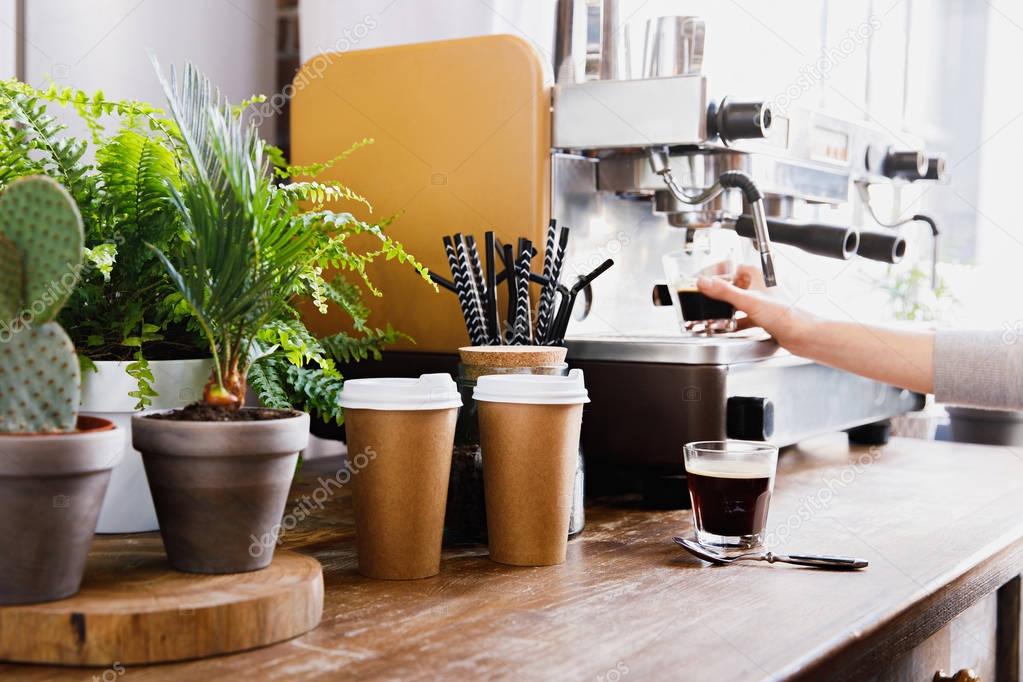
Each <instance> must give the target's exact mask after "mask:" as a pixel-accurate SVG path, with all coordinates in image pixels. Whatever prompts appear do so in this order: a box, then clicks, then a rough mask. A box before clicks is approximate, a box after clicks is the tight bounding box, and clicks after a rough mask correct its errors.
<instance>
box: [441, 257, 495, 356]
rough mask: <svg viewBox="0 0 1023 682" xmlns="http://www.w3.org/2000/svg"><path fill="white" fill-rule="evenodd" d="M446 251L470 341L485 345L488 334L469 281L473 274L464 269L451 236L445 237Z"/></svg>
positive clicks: (476, 344)
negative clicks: (484, 328) (480, 317)
mask: <svg viewBox="0 0 1023 682" xmlns="http://www.w3.org/2000/svg"><path fill="white" fill-rule="evenodd" d="M444 252H445V254H446V255H447V257H448V266H449V267H450V268H451V279H452V282H453V283H454V285H455V291H456V292H457V293H458V304H459V305H460V306H461V308H462V317H463V318H464V319H465V328H466V331H467V332H468V334H469V342H470V343H472V345H474V346H484V345H486V344H487V340H486V339H487V336H486V333H485V332H484V330H483V322H482V320H480V319H479V314H478V311H477V309H476V304H475V302H474V301H473V293H472V284H471V282H470V281H469V280H470V277H471V276H470V275H469V274H468V273H467V272H465V271H464V270H463V269H462V267H461V263H459V258H458V254H457V253H456V252H455V245H454V242H453V241H452V240H451V237H444Z"/></svg>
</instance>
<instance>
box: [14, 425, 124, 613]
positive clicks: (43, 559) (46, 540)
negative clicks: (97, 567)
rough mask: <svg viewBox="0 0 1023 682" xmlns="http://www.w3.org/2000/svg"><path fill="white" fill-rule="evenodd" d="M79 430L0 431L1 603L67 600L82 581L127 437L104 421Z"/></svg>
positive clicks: (80, 426)
mask: <svg viewBox="0 0 1023 682" xmlns="http://www.w3.org/2000/svg"><path fill="white" fill-rule="evenodd" d="M78 428H79V430H78V431H76V432H74V433H60V434H0V604H26V603H32V602H43V601H53V600H55V599H63V598H64V597H69V596H71V595H73V594H75V593H76V592H78V588H79V586H80V585H81V582H82V574H83V573H84V571H85V560H86V557H87V556H88V553H89V546H90V544H91V543H92V536H93V534H94V533H95V532H96V519H97V518H99V510H100V507H101V506H102V504H103V496H104V494H105V493H106V490H107V483H108V482H109V481H110V470H111V469H113V467H114V466H115V465H116V464H117V462H118V460H120V459H121V455H122V453H123V452H124V450H123V448H122V447H121V443H122V440H123V438H124V435H123V434H122V433H121V431H120V430H118V429H116V428H114V425H113V424H112V423H111V422H109V421H107V420H105V419H96V418H93V417H79V419H78Z"/></svg>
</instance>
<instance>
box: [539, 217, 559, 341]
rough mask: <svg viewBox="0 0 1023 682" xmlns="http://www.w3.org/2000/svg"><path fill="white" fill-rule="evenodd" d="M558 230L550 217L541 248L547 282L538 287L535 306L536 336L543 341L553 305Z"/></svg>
mask: <svg viewBox="0 0 1023 682" xmlns="http://www.w3.org/2000/svg"><path fill="white" fill-rule="evenodd" d="M557 232H558V221H557V220H555V219H553V218H551V222H550V223H548V224H547V241H546V243H545V244H544V250H543V276H544V277H545V278H546V279H547V284H545V285H543V286H542V287H541V288H540V302H539V303H538V304H537V308H536V338H537V340H538V341H541V342H542V341H543V339H544V338H546V337H547V327H548V326H549V325H550V321H551V320H550V317H551V314H552V312H553V307H554V290H555V287H554V286H553V284H552V283H553V280H554V249H555V248H556V243H555V238H556V237H557Z"/></svg>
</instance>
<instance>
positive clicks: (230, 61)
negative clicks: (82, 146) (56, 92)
mask: <svg viewBox="0 0 1023 682" xmlns="http://www.w3.org/2000/svg"><path fill="white" fill-rule="evenodd" d="M0 2H4V3H7V2H13V0H0ZM26 5H27V8H26V24H27V25H26V36H25V42H26V47H25V51H26V80H27V81H28V82H29V83H31V84H32V85H36V86H41V85H46V84H47V83H48V82H49V81H50V79H52V80H54V81H56V82H57V83H61V84H66V85H73V86H75V87H78V88H82V89H84V90H89V91H92V90H98V89H100V90H103V91H104V93H105V94H106V95H107V96H108V97H116V98H136V99H142V100H147V101H152V102H156V103H161V102H162V101H163V96H162V93H161V90H160V86H159V83H158V82H157V80H156V76H155V74H154V73H153V69H152V66H151V65H150V63H149V57H148V53H149V52H150V51H151V52H152V53H153V54H155V55H156V56H157V57H158V58H159V59H160V61H161V63H162V64H163V65H164V68H167V67H168V66H169V65H170V64H179V65H180V64H181V63H182V62H183V61H184V60H186V59H188V60H191V61H193V62H194V63H195V64H196V65H197V66H199V68H200V69H202V70H203V71H205V72H206V73H207V74H208V75H209V76H210V77H211V78H212V79H213V81H214V82H216V83H217V84H219V85H220V87H221V88H222V90H223V91H224V92H225V94H226V95H227V96H228V98H229V99H231V100H233V101H239V100H241V99H244V98H245V97H248V96H249V95H251V94H253V93H257V92H261V93H267V94H272V89H273V87H274V68H275V66H274V65H275V62H274V49H275V35H276V30H275V21H274V15H275V7H274V5H275V3H274V0H229V1H227V0H217V1H215V2H210V1H209V0H171V1H166V0H142V1H141V2H140V0H102V1H101V2H83V1H82V0H26ZM0 28H2V25H0ZM0 44H3V45H6V44H7V41H6V40H3V41H2V43H0ZM0 63H2V62H0Z"/></svg>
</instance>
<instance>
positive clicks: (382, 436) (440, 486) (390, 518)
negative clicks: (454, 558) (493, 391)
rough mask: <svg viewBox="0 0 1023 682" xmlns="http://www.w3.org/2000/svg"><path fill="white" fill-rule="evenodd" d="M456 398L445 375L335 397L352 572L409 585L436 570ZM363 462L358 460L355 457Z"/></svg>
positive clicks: (358, 383) (367, 385) (377, 383)
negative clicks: (352, 539)
mask: <svg viewBox="0 0 1023 682" xmlns="http://www.w3.org/2000/svg"><path fill="white" fill-rule="evenodd" d="M461 402H462V401H461V398H460V397H459V394H458V389H457V388H456V386H455V382H454V381H453V380H452V378H451V377H450V376H449V375H447V374H424V375H423V376H421V377H419V378H418V379H356V380H352V381H346V382H345V384H344V387H343V389H342V391H341V407H343V408H344V410H345V425H346V430H347V434H348V461H349V462H354V461H356V458H358V461H359V462H364V463H365V466H364V467H362V468H361V469H359V470H354V469H353V471H352V472H351V473H352V476H351V480H352V500H353V504H354V506H355V532H356V544H357V547H358V552H359V572H360V573H362V574H363V575H364V576H367V577H369V578H380V579H386V580H412V579H416V578H428V577H430V576H433V575H437V573H438V572H439V571H440V552H441V541H442V539H443V534H444V508H445V500H446V499H447V491H448V476H449V475H450V472H451V449H452V447H453V445H454V439H455V421H456V420H457V417H458V407H459V406H460V405H461ZM360 454H361V455H364V457H358V456H359V455H360Z"/></svg>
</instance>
